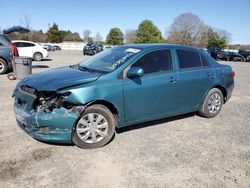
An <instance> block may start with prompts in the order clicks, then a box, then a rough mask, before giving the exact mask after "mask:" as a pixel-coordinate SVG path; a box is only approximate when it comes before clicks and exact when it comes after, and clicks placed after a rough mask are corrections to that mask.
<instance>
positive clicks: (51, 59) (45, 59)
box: [41, 59, 52, 61]
mask: <svg viewBox="0 0 250 188" xmlns="http://www.w3.org/2000/svg"><path fill="white" fill-rule="evenodd" d="M41 61H52V59H42V60H41Z"/></svg>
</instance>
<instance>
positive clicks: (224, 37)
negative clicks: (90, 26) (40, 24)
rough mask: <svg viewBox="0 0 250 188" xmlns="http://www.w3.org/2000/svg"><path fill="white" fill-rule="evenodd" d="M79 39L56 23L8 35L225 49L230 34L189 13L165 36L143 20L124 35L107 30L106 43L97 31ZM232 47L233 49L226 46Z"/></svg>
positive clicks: (182, 15)
mask: <svg viewBox="0 0 250 188" xmlns="http://www.w3.org/2000/svg"><path fill="white" fill-rule="evenodd" d="M23 22H24V25H26V27H30V25H29V24H30V20H29V19H27V18H25V19H24V21H23ZM82 34H83V39H82V38H81V37H80V34H79V33H78V32H71V31H70V30H67V31H65V30H60V29H59V28H58V25H57V24H56V23H53V24H52V25H51V26H50V27H49V29H48V31H47V32H46V33H44V32H43V31H42V30H40V31H32V32H30V33H27V34H18V33H12V34H10V35H9V37H10V38H11V39H24V40H32V41H36V42H51V43H60V42H62V41H84V42H88V43H93V42H95V43H102V44H109V45H121V44H130V43H172V44H182V45H190V46H195V47H199V48H209V47H219V48H226V47H228V43H229V42H230V39H231V35H230V34H229V33H228V32H227V31H225V30H221V29H215V28H212V27H211V26H208V25H206V24H205V23H204V22H203V21H202V20H201V19H200V18H199V16H197V15H195V14H193V13H190V12H188V13H183V14H180V15H179V16H177V17H176V18H175V19H174V20H173V22H172V24H171V25H170V26H169V28H168V29H167V30H166V33H165V36H163V34H162V33H161V31H160V30H159V29H158V27H157V26H156V25H155V24H154V23H153V22H152V21H151V20H144V21H142V22H141V23H140V24H139V25H138V28H136V29H130V30H126V31H125V33H123V32H122V31H121V29H120V28H118V27H114V28H111V29H110V31H109V33H108V34H107V36H106V40H105V41H103V38H102V36H101V34H100V33H99V32H97V33H96V35H95V37H90V34H91V31H90V30H85V31H83V33H82ZM230 47H232V48H233V47H234V46H232V45H231V46H230Z"/></svg>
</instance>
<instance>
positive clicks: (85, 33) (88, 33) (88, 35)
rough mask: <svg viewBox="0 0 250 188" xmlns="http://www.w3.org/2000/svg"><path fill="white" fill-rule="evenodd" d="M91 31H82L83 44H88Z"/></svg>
mask: <svg viewBox="0 0 250 188" xmlns="http://www.w3.org/2000/svg"><path fill="white" fill-rule="evenodd" d="M90 33H91V31H90V30H89V29H87V30H84V31H83V40H84V42H88V41H89V38H90Z"/></svg>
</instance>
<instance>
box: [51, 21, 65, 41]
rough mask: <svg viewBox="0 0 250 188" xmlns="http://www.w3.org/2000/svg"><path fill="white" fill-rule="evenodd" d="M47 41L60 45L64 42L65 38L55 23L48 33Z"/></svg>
mask: <svg viewBox="0 0 250 188" xmlns="http://www.w3.org/2000/svg"><path fill="white" fill-rule="evenodd" d="M47 40H48V42H52V43H60V42H62V41H63V36H62V34H61V32H60V31H59V29H58V25H57V24H56V23H53V25H52V26H51V27H50V28H49V30H48V32H47Z"/></svg>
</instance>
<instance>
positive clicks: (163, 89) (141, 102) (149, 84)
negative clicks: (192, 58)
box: [124, 49, 179, 123]
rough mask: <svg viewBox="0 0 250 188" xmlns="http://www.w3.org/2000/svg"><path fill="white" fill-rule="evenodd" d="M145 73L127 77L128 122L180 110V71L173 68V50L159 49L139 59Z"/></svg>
mask: <svg viewBox="0 0 250 188" xmlns="http://www.w3.org/2000/svg"><path fill="white" fill-rule="evenodd" d="M131 67H140V68H142V69H143V70H144V75H143V76H142V77H137V78H125V79H124V109H125V119H126V121H127V122H128V123H133V122H135V123H136V122H140V121H142V120H150V119H154V118H159V117H163V116H166V115H171V114H174V113H176V111H177V110H178V107H177V106H176V103H175V99H176V96H177V95H178V90H177V89H178V87H177V85H178V82H179V78H178V73H177V72H176V70H174V68H173V58H172V54H171V50H169V49H165V50H155V51H151V52H149V53H147V54H146V55H144V56H143V57H141V58H140V59H139V60H137V61H136V62H135V63H134V64H132V66H131Z"/></svg>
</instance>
